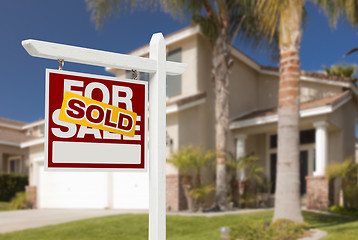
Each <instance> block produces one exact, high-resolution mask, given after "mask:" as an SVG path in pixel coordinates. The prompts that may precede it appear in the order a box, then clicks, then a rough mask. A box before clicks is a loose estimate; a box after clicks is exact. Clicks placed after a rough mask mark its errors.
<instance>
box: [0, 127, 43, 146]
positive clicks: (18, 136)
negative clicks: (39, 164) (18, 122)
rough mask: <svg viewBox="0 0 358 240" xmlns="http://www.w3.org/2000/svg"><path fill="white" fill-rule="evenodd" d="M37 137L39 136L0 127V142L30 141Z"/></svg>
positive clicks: (16, 142) (17, 142)
mask: <svg viewBox="0 0 358 240" xmlns="http://www.w3.org/2000/svg"><path fill="white" fill-rule="evenodd" d="M38 138H41V137H34V136H27V135H26V134H25V133H24V132H20V131H14V130H9V129H6V128H1V129H0V142H1V141H4V142H11V143H15V144H20V143H22V142H25V141H30V140H34V139H38Z"/></svg>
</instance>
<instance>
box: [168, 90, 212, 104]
mask: <svg viewBox="0 0 358 240" xmlns="http://www.w3.org/2000/svg"><path fill="white" fill-rule="evenodd" d="M205 97H206V93H205V92H202V93H197V94H194V95H191V96H189V97H183V98H180V99H177V100H174V101H168V102H167V106H169V105H173V104H177V105H178V106H181V105H184V104H187V103H190V102H194V101H196V100H200V99H202V98H205Z"/></svg>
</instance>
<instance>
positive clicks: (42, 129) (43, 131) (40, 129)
mask: <svg viewBox="0 0 358 240" xmlns="http://www.w3.org/2000/svg"><path fill="white" fill-rule="evenodd" d="M39 134H40V136H43V135H45V126H44V125H43V124H41V125H40V126H39Z"/></svg>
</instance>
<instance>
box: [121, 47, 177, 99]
mask: <svg viewBox="0 0 358 240" xmlns="http://www.w3.org/2000/svg"><path fill="white" fill-rule="evenodd" d="M167 60H168V61H172V62H181V61H182V57H181V48H177V49H175V50H173V51H170V52H168V55H167ZM126 78H127V79H132V78H133V73H132V71H130V70H126ZM138 79H140V80H143V81H149V73H144V72H139V76H138ZM166 92H167V97H173V96H177V95H180V94H181V92H182V89H181V75H176V76H167V91H166Z"/></svg>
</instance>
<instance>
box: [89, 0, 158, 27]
mask: <svg viewBox="0 0 358 240" xmlns="http://www.w3.org/2000/svg"><path fill="white" fill-rule="evenodd" d="M85 1H86V3H87V9H88V10H89V11H90V12H91V18H92V21H94V22H95V23H96V26H97V27H101V26H102V24H103V20H104V19H105V18H108V17H110V16H111V15H112V14H113V12H116V13H117V14H120V13H121V12H126V11H133V10H134V9H138V8H142V9H148V8H151V9H154V8H156V6H157V5H158V3H160V2H161V1H160V0H85Z"/></svg>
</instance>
